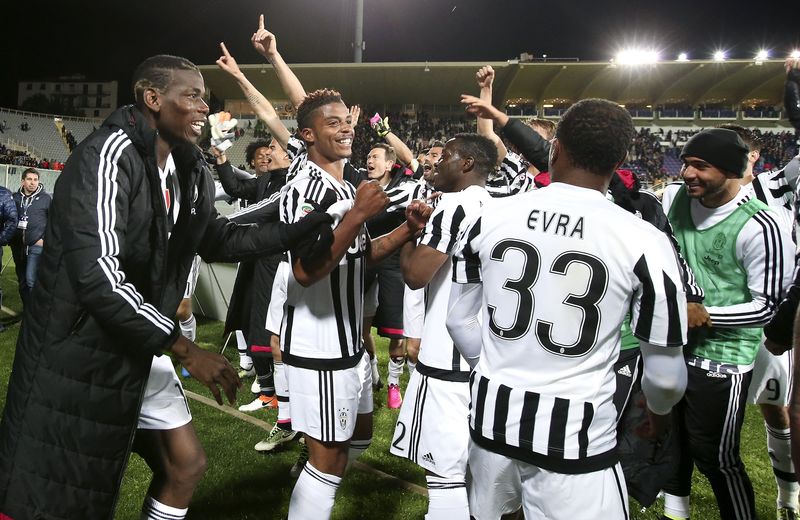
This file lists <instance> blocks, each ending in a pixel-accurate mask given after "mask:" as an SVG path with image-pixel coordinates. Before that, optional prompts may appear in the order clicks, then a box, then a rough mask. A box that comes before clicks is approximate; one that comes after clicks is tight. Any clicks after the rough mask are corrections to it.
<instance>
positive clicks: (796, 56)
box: [789, 49, 800, 60]
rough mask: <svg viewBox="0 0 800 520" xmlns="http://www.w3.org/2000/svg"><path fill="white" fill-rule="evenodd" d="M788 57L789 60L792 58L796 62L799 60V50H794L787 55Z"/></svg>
mask: <svg viewBox="0 0 800 520" xmlns="http://www.w3.org/2000/svg"><path fill="white" fill-rule="evenodd" d="M789 57H790V58H794V59H796V60H797V59H800V50H799V49H795V50H793V51H792V53H791V54H789Z"/></svg>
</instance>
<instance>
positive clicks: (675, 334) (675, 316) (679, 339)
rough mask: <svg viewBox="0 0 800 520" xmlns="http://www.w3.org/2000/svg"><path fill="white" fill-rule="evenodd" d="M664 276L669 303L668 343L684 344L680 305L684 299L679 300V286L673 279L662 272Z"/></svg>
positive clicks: (667, 301)
mask: <svg viewBox="0 0 800 520" xmlns="http://www.w3.org/2000/svg"><path fill="white" fill-rule="evenodd" d="M662 274H663V276H664V294H665V295H666V304H667V335H666V337H667V345H670V346H680V345H683V325H682V324H681V313H680V309H679V308H678V305H683V304H684V302H683V301H678V288H677V287H676V286H675V284H674V283H673V281H672V280H671V279H670V277H669V276H667V273H664V272H662Z"/></svg>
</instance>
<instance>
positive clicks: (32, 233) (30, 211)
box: [14, 184, 53, 246]
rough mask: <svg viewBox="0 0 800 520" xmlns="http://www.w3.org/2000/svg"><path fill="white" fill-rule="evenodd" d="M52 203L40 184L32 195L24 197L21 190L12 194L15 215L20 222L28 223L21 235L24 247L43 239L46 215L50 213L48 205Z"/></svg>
mask: <svg viewBox="0 0 800 520" xmlns="http://www.w3.org/2000/svg"><path fill="white" fill-rule="evenodd" d="M52 201H53V199H52V198H51V197H50V194H49V193H47V192H46V191H44V184H40V185H39V188H38V189H37V190H36V191H35V192H33V194H32V195H25V193H24V192H23V191H22V188H20V189H19V190H18V191H16V192H14V202H15V203H16V204H17V215H18V217H19V219H20V220H27V221H28V226H27V228H25V231H24V232H23V233H22V242H23V243H24V244H25V245H26V246H32V245H33V244H35V243H36V242H38V241H39V240H40V239H42V238H44V230H45V228H46V227H47V215H48V213H49V212H50V203H51V202H52Z"/></svg>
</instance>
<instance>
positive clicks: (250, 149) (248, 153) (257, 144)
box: [244, 139, 269, 164]
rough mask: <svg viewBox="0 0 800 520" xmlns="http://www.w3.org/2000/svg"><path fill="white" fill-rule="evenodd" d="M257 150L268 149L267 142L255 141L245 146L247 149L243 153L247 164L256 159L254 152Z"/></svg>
mask: <svg viewBox="0 0 800 520" xmlns="http://www.w3.org/2000/svg"><path fill="white" fill-rule="evenodd" d="M259 148H269V141H268V140H266V139H256V140H255V141H253V142H252V143H250V144H248V145H247V149H246V150H245V152H244V154H245V159H246V161H247V164H251V163H252V162H253V159H255V157H256V150H258V149H259Z"/></svg>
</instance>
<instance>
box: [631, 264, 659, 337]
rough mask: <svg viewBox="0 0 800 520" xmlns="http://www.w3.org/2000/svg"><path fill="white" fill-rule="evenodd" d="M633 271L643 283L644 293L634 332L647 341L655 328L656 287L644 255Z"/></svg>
mask: <svg viewBox="0 0 800 520" xmlns="http://www.w3.org/2000/svg"><path fill="white" fill-rule="evenodd" d="M633 273H634V274H635V275H636V277H637V278H638V279H639V282H641V284H642V294H641V298H640V304H639V312H638V314H637V316H636V329H635V330H634V334H635V335H636V337H637V338H639V339H641V340H643V341H647V339H648V338H650V335H651V333H652V329H653V312H654V311H655V298H656V297H655V288H654V287H653V280H652V278H651V277H650V270H649V269H648V266H647V260H646V259H645V257H644V255H642V256H641V257H640V258H639V261H638V262H636V265H635V266H634V268H633Z"/></svg>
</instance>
